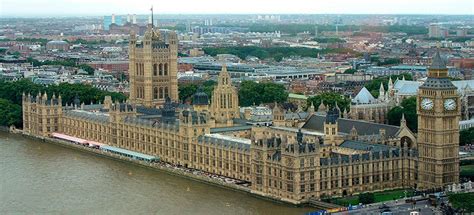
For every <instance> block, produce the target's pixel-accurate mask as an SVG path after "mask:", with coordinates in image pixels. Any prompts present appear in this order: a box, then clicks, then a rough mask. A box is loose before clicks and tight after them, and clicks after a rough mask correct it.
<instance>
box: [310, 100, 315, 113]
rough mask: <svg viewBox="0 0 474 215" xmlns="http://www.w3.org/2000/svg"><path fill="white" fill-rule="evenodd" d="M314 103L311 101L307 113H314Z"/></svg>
mask: <svg viewBox="0 0 474 215" xmlns="http://www.w3.org/2000/svg"><path fill="white" fill-rule="evenodd" d="M314 109H315V108H314V104H313V102H311V105H310V106H309V108H308V113H309V114H310V115H311V114H314V112H315V110H314Z"/></svg>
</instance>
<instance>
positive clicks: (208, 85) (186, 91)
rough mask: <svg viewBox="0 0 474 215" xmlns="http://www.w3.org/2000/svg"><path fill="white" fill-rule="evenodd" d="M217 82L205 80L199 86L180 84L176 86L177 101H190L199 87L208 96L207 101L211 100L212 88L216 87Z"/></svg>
mask: <svg viewBox="0 0 474 215" xmlns="http://www.w3.org/2000/svg"><path fill="white" fill-rule="evenodd" d="M216 84H217V82H216V81H214V80H207V81H205V82H203V83H202V84H201V85H196V84H182V85H179V86H178V91H179V100H181V101H183V102H185V101H191V99H192V96H193V95H194V93H196V91H197V90H198V88H200V87H201V89H202V91H204V92H205V93H206V94H207V95H208V96H209V99H211V98H212V92H213V91H214V87H215V86H216Z"/></svg>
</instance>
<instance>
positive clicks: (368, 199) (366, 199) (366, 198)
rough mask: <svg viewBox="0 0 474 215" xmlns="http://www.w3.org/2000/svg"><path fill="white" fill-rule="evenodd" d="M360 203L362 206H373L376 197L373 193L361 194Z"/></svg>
mask: <svg viewBox="0 0 474 215" xmlns="http://www.w3.org/2000/svg"><path fill="white" fill-rule="evenodd" d="M359 202H360V203H362V204H365V205H366V204H371V203H374V202H375V195H374V194H373V193H361V194H359Z"/></svg>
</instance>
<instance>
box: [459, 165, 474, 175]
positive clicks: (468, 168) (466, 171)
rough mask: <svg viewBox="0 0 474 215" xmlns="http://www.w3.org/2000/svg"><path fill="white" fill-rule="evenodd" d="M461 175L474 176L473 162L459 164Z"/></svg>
mask: <svg viewBox="0 0 474 215" xmlns="http://www.w3.org/2000/svg"><path fill="white" fill-rule="evenodd" d="M461 176H465V177H473V176H474V164H470V165H463V166H461Z"/></svg>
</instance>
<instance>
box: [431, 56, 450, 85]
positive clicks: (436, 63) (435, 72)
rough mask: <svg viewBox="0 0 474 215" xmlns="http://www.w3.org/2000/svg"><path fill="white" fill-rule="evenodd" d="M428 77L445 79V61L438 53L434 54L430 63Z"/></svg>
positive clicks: (446, 74) (446, 70) (446, 71)
mask: <svg viewBox="0 0 474 215" xmlns="http://www.w3.org/2000/svg"><path fill="white" fill-rule="evenodd" d="M428 77H432V78H447V77H448V68H447V67H446V61H445V60H444V59H442V58H441V55H440V54H439V51H437V52H436V54H435V56H434V57H433V59H432V61H431V66H430V67H429V68H428Z"/></svg>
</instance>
